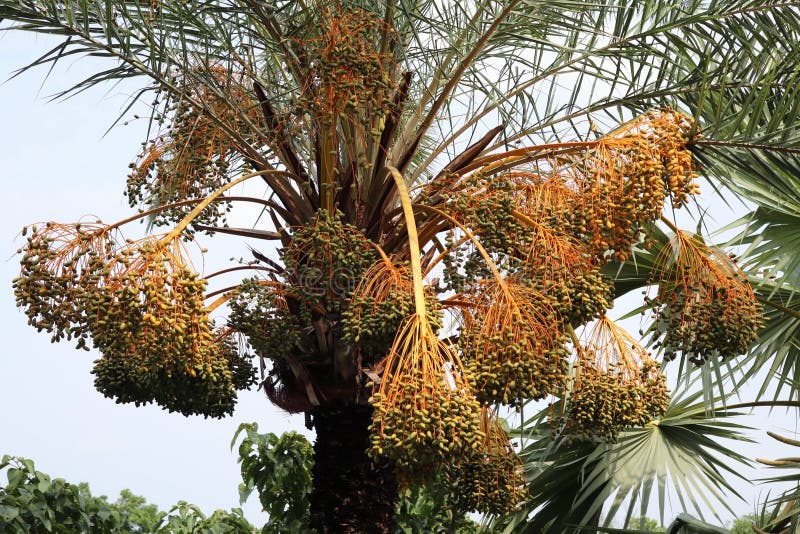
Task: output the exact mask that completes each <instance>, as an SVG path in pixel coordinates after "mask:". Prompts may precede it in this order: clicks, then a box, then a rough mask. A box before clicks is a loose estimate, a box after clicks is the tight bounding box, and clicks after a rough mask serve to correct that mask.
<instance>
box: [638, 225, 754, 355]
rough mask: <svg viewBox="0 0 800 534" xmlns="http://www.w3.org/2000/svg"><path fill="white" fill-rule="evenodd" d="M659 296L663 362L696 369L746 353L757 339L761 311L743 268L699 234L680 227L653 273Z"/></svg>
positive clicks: (658, 333)
mask: <svg viewBox="0 0 800 534" xmlns="http://www.w3.org/2000/svg"><path fill="white" fill-rule="evenodd" d="M653 277H654V281H655V282H657V283H658V294H657V295H656V297H655V298H654V299H652V300H651V301H650V302H651V303H652V305H653V306H654V307H655V314H656V321H655V323H654V325H653V327H652V328H653V335H654V337H655V338H656V339H660V343H661V348H662V350H663V352H664V358H665V359H667V360H672V359H674V358H675V357H676V356H677V355H678V354H682V355H683V356H685V357H686V358H687V359H688V360H689V361H691V362H693V363H694V364H696V365H702V364H703V363H704V362H706V361H708V360H709V359H711V358H715V357H717V358H722V359H725V358H730V357H732V356H737V355H739V354H743V353H745V352H746V351H747V349H748V348H749V347H750V345H751V344H752V343H753V342H754V341H755V340H756V338H757V335H758V330H759V328H760V327H761V324H762V311H761V308H760V306H759V304H758V302H757V301H756V298H755V294H754V292H753V289H752V287H751V286H750V284H749V283H748V282H747V280H746V279H745V277H744V274H743V273H742V271H741V269H739V267H738V266H737V265H736V264H735V263H734V262H733V261H732V260H731V258H730V257H729V256H728V255H727V254H725V253H724V252H722V251H720V250H718V249H715V248H712V247H709V246H708V245H706V244H705V243H703V242H702V241H701V240H700V238H699V237H698V236H694V235H691V234H688V233H686V232H683V231H680V230H678V229H677V228H676V229H675V235H674V236H673V237H672V238H671V239H670V241H669V244H668V245H667V246H665V247H664V248H663V249H662V250H661V252H660V254H659V255H658V257H657V259H656V263H655V265H654V269H653Z"/></svg>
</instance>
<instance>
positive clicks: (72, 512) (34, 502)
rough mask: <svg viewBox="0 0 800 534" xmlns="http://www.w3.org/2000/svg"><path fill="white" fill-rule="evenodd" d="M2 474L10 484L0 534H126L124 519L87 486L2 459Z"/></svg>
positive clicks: (0, 509)
mask: <svg viewBox="0 0 800 534" xmlns="http://www.w3.org/2000/svg"><path fill="white" fill-rule="evenodd" d="M0 471H5V475H6V478H7V479H8V484H7V485H6V486H5V487H4V488H0V532H7V533H10V534H17V533H18V534H25V533H28V532H31V531H34V532H55V533H64V534H68V533H71V532H93V533H95V532H96V533H98V534H106V533H108V534H112V533H117V532H124V530H122V529H123V528H124V526H125V524H126V521H125V519H124V516H123V514H122V513H120V511H119V510H116V509H114V507H112V506H111V505H109V504H108V503H107V502H106V501H105V500H104V499H100V498H96V497H92V495H91V493H90V492H89V490H88V488H87V487H86V486H85V485H75V484H70V483H69V482H66V481H65V480H64V479H61V478H55V479H53V478H51V477H50V476H48V475H46V474H44V473H42V472H40V471H37V470H36V469H35V467H34V464H33V461H32V460H28V459H25V458H18V457H12V456H8V455H6V456H3V460H2V462H0Z"/></svg>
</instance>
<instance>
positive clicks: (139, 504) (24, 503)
mask: <svg viewBox="0 0 800 534" xmlns="http://www.w3.org/2000/svg"><path fill="white" fill-rule="evenodd" d="M0 471H4V474H5V477H6V479H7V484H6V485H5V486H4V487H0V530H2V532H9V533H12V534H16V533H19V534H23V533H28V532H57V533H62V532H63V533H68V532H93V533H94V532H97V533H98V534H120V533H137V532H138V533H142V534H157V533H162V534H167V533H170V534H175V533H195V532H209V533H211V532H213V533H217V534H252V533H253V532H256V529H255V528H254V527H253V526H252V525H251V524H250V523H248V522H247V520H246V519H245V518H244V516H243V515H242V511H241V510H239V509H234V510H232V511H231V512H226V511H222V510H216V511H215V512H214V513H213V514H212V515H211V516H209V517H206V516H205V515H204V514H203V513H202V512H201V511H200V510H199V509H198V508H197V507H196V506H194V505H191V504H188V503H186V502H183V501H181V502H179V503H178V504H176V505H175V506H174V507H172V509H171V510H170V511H169V512H163V511H160V510H158V507H156V506H155V505H154V504H147V501H146V500H145V499H144V497H140V496H138V495H134V494H133V493H131V492H130V491H129V490H122V492H120V496H119V498H118V499H117V500H116V501H115V502H113V503H111V502H108V499H107V498H106V497H105V496H101V497H94V496H92V493H91V491H90V490H89V486H88V485H87V484H85V483H81V484H77V485H76V484H72V483H69V482H67V481H65V480H64V479H62V478H55V479H54V478H51V477H50V476H49V475H47V474H45V473H42V472H41V471H37V470H36V468H35V466H34V463H33V461H32V460H29V459H27V458H18V457H12V456H4V457H3V460H2V462H0Z"/></svg>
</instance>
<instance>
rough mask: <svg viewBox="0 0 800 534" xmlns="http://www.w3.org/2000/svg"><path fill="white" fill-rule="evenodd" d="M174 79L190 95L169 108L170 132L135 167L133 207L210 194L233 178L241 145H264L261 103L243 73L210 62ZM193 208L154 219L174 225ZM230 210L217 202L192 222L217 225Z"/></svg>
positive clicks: (130, 178)
mask: <svg viewBox="0 0 800 534" xmlns="http://www.w3.org/2000/svg"><path fill="white" fill-rule="evenodd" d="M174 83H175V84H176V85H179V86H182V87H185V88H186V89H185V92H186V94H185V97H184V98H181V99H180V100H177V101H175V102H174V103H172V104H171V105H169V106H167V109H165V111H164V114H163V115H164V116H169V117H170V123H169V126H168V128H167V131H166V132H165V133H163V134H162V135H160V136H158V137H157V138H156V139H155V140H153V141H151V142H150V143H149V144H148V145H147V146H146V147H145V148H144V150H143V151H142V152H141V154H139V156H138V158H137V161H136V162H135V163H131V165H130V168H131V173H130V175H129V176H128V184H127V190H126V193H125V194H126V196H127V197H128V202H129V203H130V205H131V207H137V206H138V207H140V209H144V208H145V207H153V206H164V205H167V204H169V203H175V202H178V203H179V202H180V201H183V200H186V199H193V198H194V199H202V198H205V197H206V196H208V195H209V194H211V193H213V192H214V191H216V190H217V189H219V188H220V187H222V186H223V185H225V184H226V183H228V182H229V181H230V176H231V170H232V168H233V166H234V165H235V164H236V163H237V162H241V159H242V158H241V153H240V151H239V148H240V147H241V146H243V145H245V144H246V143H248V142H250V143H254V144H259V143H258V138H259V137H260V136H261V135H262V134H261V133H260V132H263V131H264V119H263V118H262V115H261V111H260V109H259V107H258V102H257V101H256V100H255V99H254V98H253V95H252V93H251V91H250V90H248V89H246V88H245V86H244V83H245V82H244V77H243V73H241V72H235V71H231V70H230V69H228V68H227V67H225V66H223V65H211V66H208V67H198V68H197V69H195V71H194V72H192V73H190V76H186V75H184V76H183V77H176V78H175V79H174ZM223 208H224V209H223ZM190 209H191V205H189V206H188V207H187V206H186V205H178V206H174V207H169V208H167V209H163V210H160V211H158V212H156V213H155V214H154V215H153V219H152V222H153V223H154V224H156V225H159V226H163V225H168V224H173V223H175V222H178V221H180V220H181V219H182V218H183V217H184V216H185V215H186V213H188V211H189V210H190ZM230 209H231V205H230V203H217V204H216V205H215V207H214V208H212V209H207V210H204V211H203V212H202V213H201V214H199V215H198V216H197V217H196V218H195V220H194V221H193V222H194V223H195V224H200V225H214V224H218V223H219V222H221V221H222V220H223V217H224V213H225V212H227V211H230ZM187 235H191V228H189V229H188V234H187Z"/></svg>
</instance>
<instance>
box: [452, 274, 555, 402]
mask: <svg viewBox="0 0 800 534" xmlns="http://www.w3.org/2000/svg"><path fill="white" fill-rule="evenodd" d="M462 298H464V299H470V301H469V306H468V307H467V308H466V309H465V313H464V324H463V326H462V329H461V333H460V337H459V349H460V352H461V354H462V359H463V360H464V362H465V363H466V366H467V376H468V378H469V380H470V383H471V385H472V388H473V390H474V391H475V395H476V396H477V398H478V400H480V401H481V402H484V403H494V402H500V403H503V404H512V405H521V404H522V403H523V402H525V401H526V400H529V399H534V400H539V399H542V398H544V397H546V396H547V395H553V394H556V393H557V392H558V391H559V390H560V388H561V387H562V384H563V382H564V379H565V377H566V368H567V350H566V348H565V343H566V338H565V337H564V334H563V328H564V327H563V326H562V324H561V320H560V317H559V316H558V314H557V313H556V311H555V310H554V309H553V308H552V307H551V306H550V304H549V301H548V299H547V298H545V297H544V296H543V295H541V294H540V293H538V292H537V291H536V290H534V289H532V288H530V287H527V286H525V285H522V284H518V283H511V282H508V281H500V282H498V281H496V280H491V281H484V282H482V283H481V287H480V288H479V289H478V290H476V291H473V292H472V293H470V294H469V295H468V296H467V295H464V296H463V297H462Z"/></svg>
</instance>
